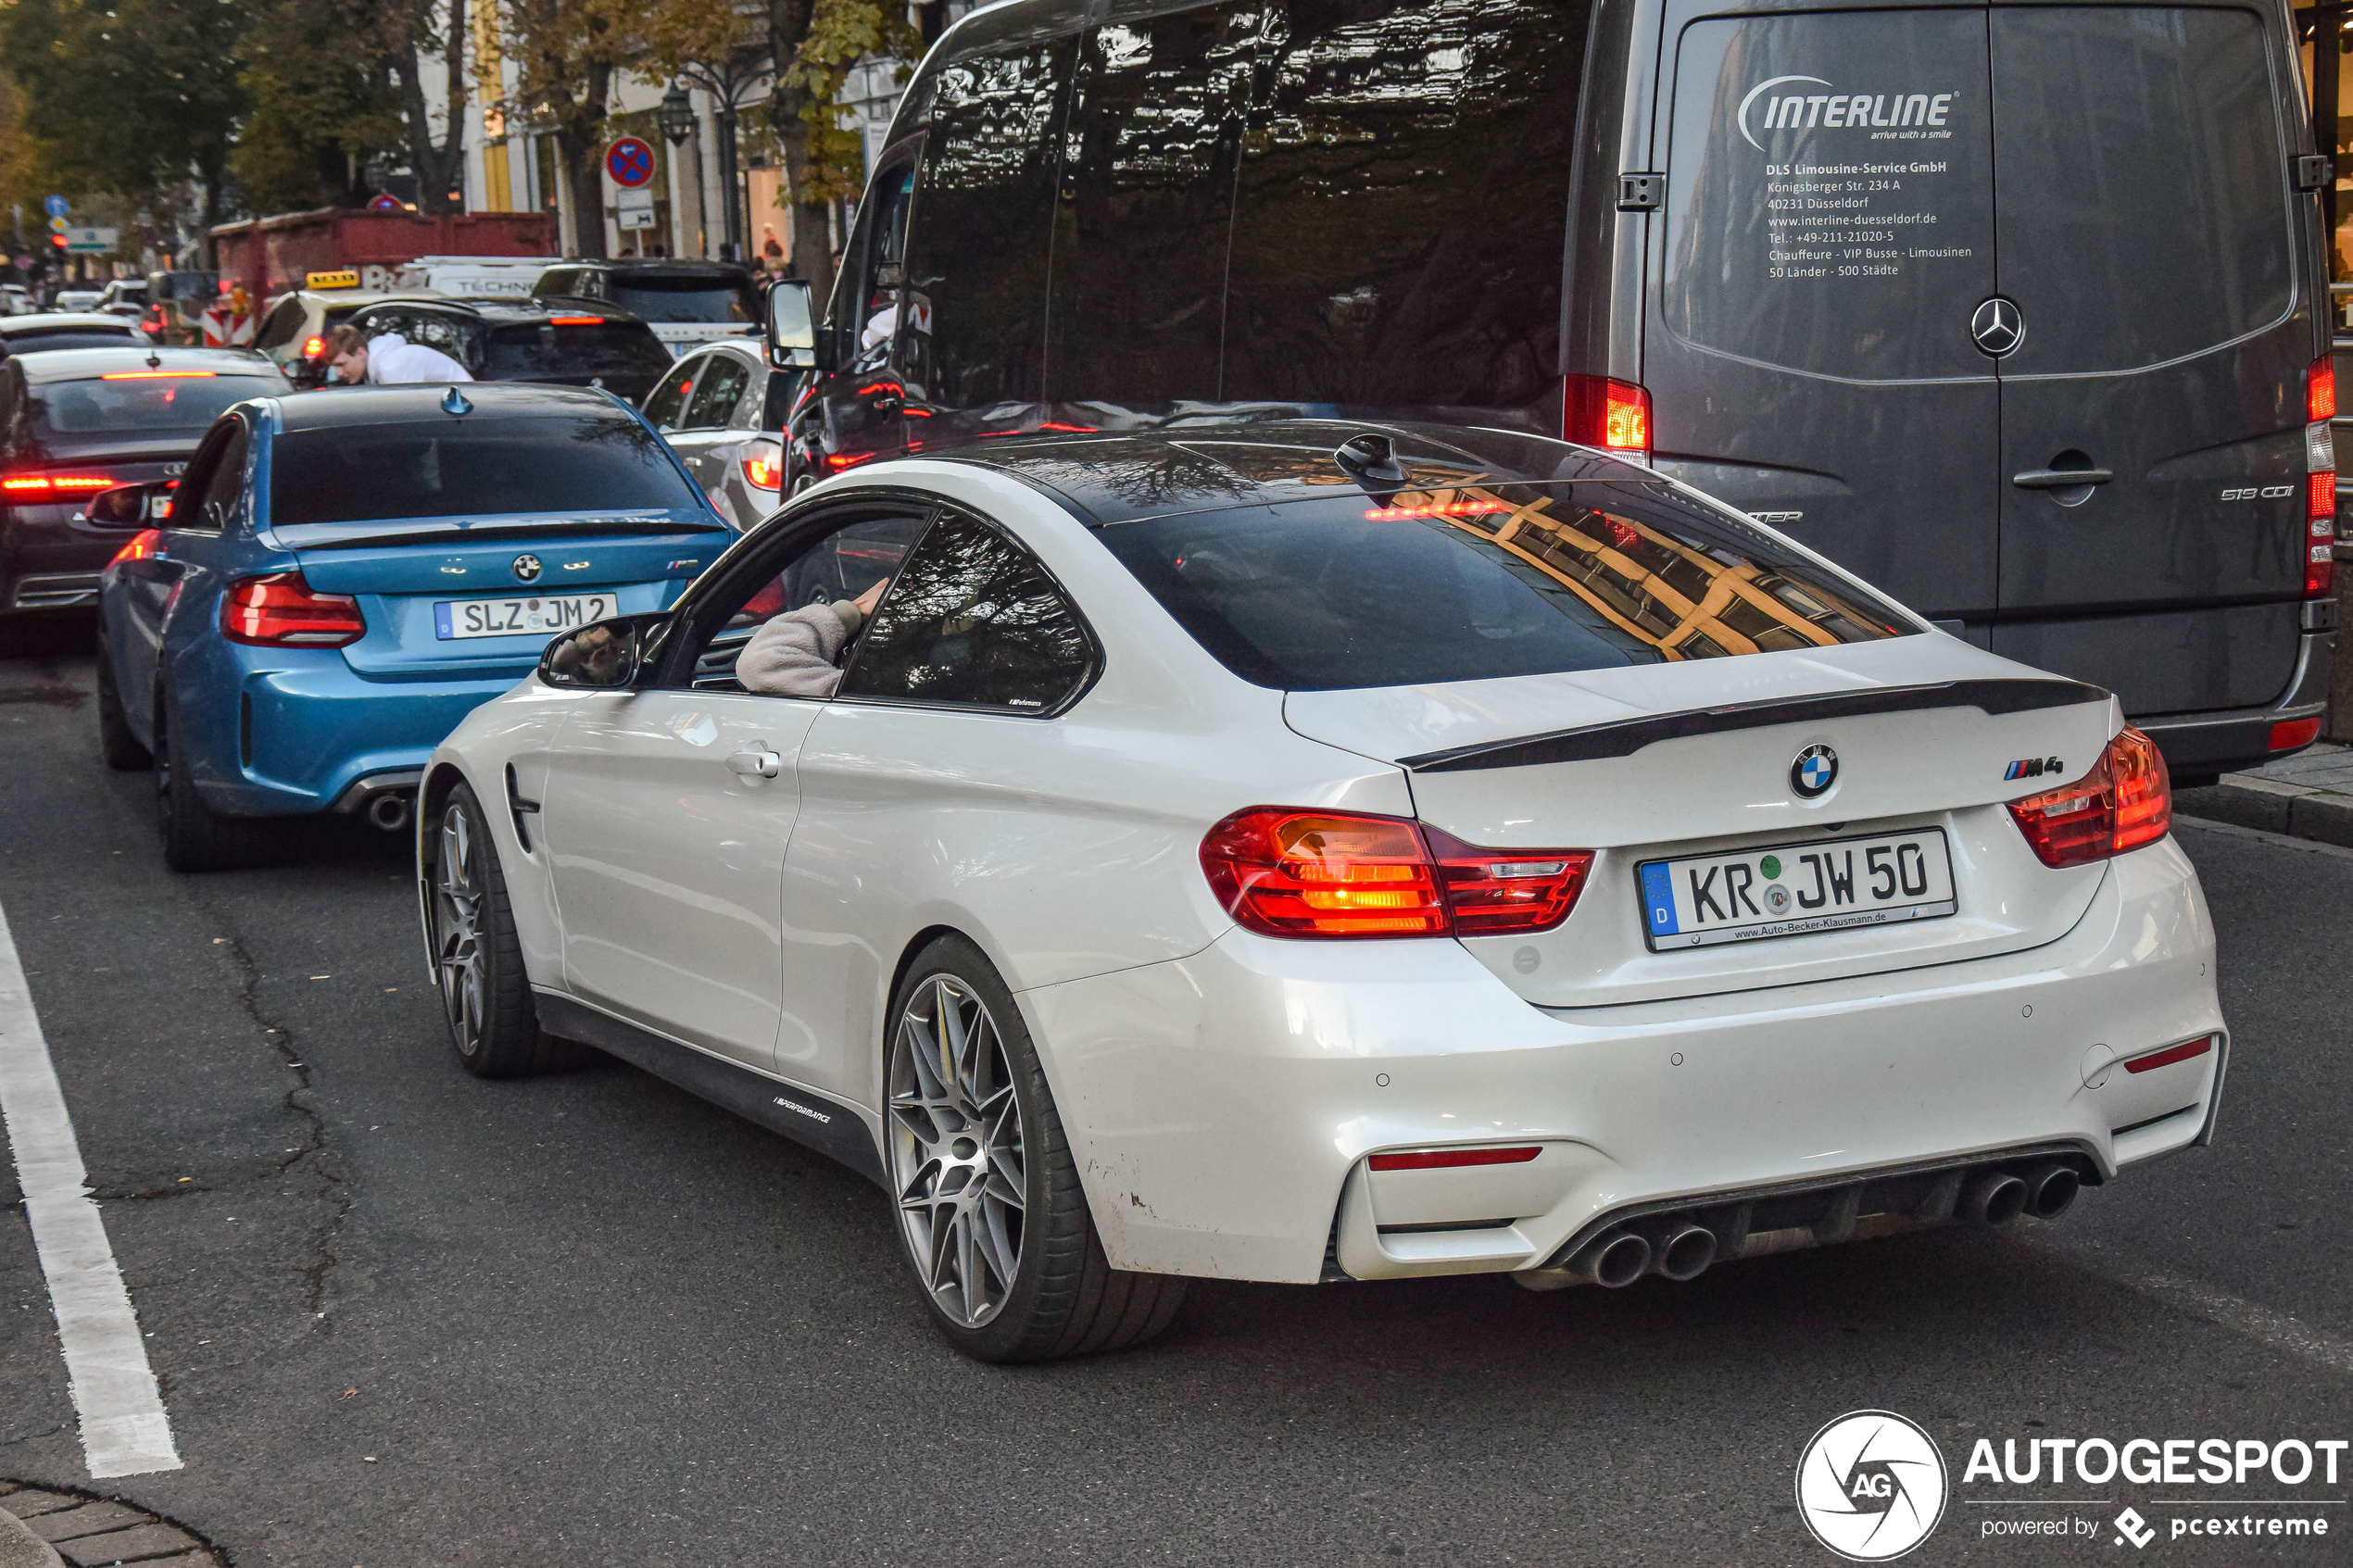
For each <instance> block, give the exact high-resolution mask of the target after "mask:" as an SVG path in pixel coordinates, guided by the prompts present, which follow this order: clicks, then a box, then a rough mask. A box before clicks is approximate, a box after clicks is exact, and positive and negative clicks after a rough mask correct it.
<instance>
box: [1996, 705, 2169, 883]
mask: <svg viewBox="0 0 2353 1568" xmlns="http://www.w3.org/2000/svg"><path fill="white" fill-rule="evenodd" d="M2010 815H2011V816H2013V817H2015V818H2017V819H2018V827H2019V831H2020V833H2022V834H2025V835H2026V842H2027V843H2028V844H2029V845H2031V846H2032V847H2033V850H2034V853H2035V856H2036V857H2037V858H2038V859H2041V860H2042V862H2043V863H2044V864H2045V865H2046V866H2081V865H2085V864H2088V863H2089V862H2091V861H2093V860H2105V859H2108V857H2109V856H2111V855H2120V854H2122V853H2123V852H2124V851H2125V850H2127V849H2137V848H2139V847H2141V846H2142V845H2144V844H2154V843H2156V842H2157V841H2158V839H2160V838H2163V837H2164V836H2165V834H2166V832H2167V830H2168V829H2170V828H2171V827H2172V825H2173V782H2172V779H2171V775H2170V774H2168V773H2167V772H2166V770H2165V754H2164V753H2163V752H2160V751H2159V750H2158V749H2157V743H2156V742H2155V741H2153V740H2151V739H2149V738H2148V736H2146V735H2145V734H2142V733H2141V732H2140V731H2138V730H2136V729H2133V727H2132V726H2131V725H2129V724H2128V725H2126V726H2125V727H2124V728H2123V729H2122V730H2121V731H2120V732H2118V734H2117V736H2116V738H2115V739H2114V740H2112V741H2110V742H2108V749H2107V750H2106V751H2104V752H2102V753H2101V754H2100V760H2099V765H2098V766H2097V767H2095V768H2094V769H2093V770H2092V771H2090V772H2088V773H2086V774H2084V775H2083V776H2082V778H2080V779H2078V780H2076V781H2075V783H2073V784H2062V785H2060V786H2059V787H2058V788H2057V789H2046V790H2045V791H2044V792H2043V793H2042V794H2040V795H2030V796H2028V797H2026V798H2025V799H2023V800H2013V801H2011V802H2010Z"/></svg>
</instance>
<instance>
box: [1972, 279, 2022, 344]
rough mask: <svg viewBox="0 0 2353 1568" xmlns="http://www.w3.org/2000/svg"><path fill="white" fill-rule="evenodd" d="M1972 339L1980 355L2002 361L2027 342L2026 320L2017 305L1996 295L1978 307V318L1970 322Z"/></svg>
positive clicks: (1973, 318)
mask: <svg viewBox="0 0 2353 1568" xmlns="http://www.w3.org/2000/svg"><path fill="white" fill-rule="evenodd" d="M2025 338H2026V318H2025V317H2023V316H2021V315H2020V314H2019V313H2018V306H2017V304H2016V302H2014V301H2012V300H2007V299H2004V298H2003V297H2002V296H2001V295H1998V294H1997V295H1994V297H1993V298H1991V299H1989V300H1987V301H1986V302H1985V303H1984V304H1982V305H1981V306H1979V307H1977V314H1976V315H1974V316H1971V317H1970V318H1969V341H1970V342H1972V343H1974V344H1976V345H1977V346H1978V349H1979V351H1980V352H1981V353H1984V354H1990V355H1992V356H1993V357H1994V358H1996V359H1999V358H2001V357H2002V356H2003V355H2005V354H2008V353H2012V352H2014V351H2015V350H2016V349H2017V347H2018V345H2020V343H2022V342H2024V341H2025Z"/></svg>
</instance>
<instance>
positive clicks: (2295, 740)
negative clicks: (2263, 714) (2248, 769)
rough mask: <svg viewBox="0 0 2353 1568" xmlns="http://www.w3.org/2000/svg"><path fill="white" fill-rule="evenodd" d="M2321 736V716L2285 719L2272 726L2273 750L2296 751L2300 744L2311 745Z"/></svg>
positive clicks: (2271, 746)
mask: <svg viewBox="0 0 2353 1568" xmlns="http://www.w3.org/2000/svg"><path fill="white" fill-rule="evenodd" d="M2320 738H2321V716H2320V715H2319V714H2317V713H2315V714H2314V715H2312V717H2310V718H2309V719H2283V720H2281V721H2279V722H2278V723H2276V724H2274V725H2272V726H2271V744H2270V745H2269V746H2267V747H2266V748H2265V749H2267V750H2271V751H2294V750H2295V749H2296V747H2297V746H2309V745H2311V744H2312V743H2313V742H2314V741H2316V740H2318V739H2320Z"/></svg>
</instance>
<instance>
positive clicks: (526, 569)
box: [515, 556, 540, 583]
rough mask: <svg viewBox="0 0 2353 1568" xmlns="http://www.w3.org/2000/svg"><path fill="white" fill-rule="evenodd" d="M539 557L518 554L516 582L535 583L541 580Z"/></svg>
mask: <svg viewBox="0 0 2353 1568" xmlns="http://www.w3.org/2000/svg"><path fill="white" fill-rule="evenodd" d="M539 571H540V567H539V558H538V557H537V556H517V557H516V558H515V581H516V582H518V583H535V582H537V581H538V580H539Z"/></svg>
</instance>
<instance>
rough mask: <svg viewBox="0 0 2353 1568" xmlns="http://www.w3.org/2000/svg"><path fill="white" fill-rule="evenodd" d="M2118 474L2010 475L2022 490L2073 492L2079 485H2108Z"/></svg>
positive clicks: (2061, 471) (2034, 472) (2093, 471)
mask: <svg viewBox="0 0 2353 1568" xmlns="http://www.w3.org/2000/svg"><path fill="white" fill-rule="evenodd" d="M2115 477H2116V474H2115V472H2114V471H2113V470H2108V469H2028V470H2026V471H2025V472H2023V473H2014V474H2012V475H2010V483H2012V484H2015V485H2017V486H2018V487H2019V488H2020V490H2071V489H2073V488H2074V487H2075V486H2076V485H2079V484H2106V483H2108V481H2109V480H2111V479H2114V478H2115Z"/></svg>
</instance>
